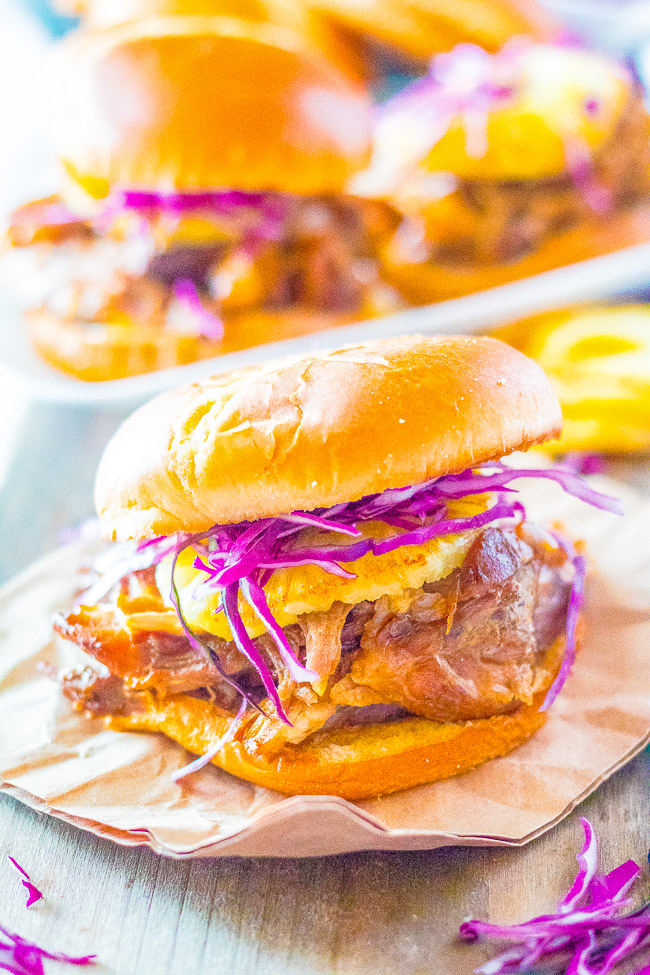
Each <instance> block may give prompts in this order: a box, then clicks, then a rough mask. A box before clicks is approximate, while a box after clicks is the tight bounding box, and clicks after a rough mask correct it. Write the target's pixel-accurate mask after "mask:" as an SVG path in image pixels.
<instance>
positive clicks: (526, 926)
mask: <svg viewBox="0 0 650 975" xmlns="http://www.w3.org/2000/svg"><path fill="white" fill-rule="evenodd" d="M580 822H581V823H582V827H583V829H584V833H585V841H584V845H583V847H582V850H581V851H580V853H579V854H578V857H577V859H578V866H579V869H578V873H577V876H576V878H575V880H574V881H573V883H572V885H571V887H570V888H569V890H568V891H567V893H566V894H565V895H564V897H563V898H562V899H561V900H560V902H559V904H558V906H557V911H556V912H555V913H554V914H542V915H540V916H539V917H536V918H533V919H532V920H530V921H525V922H523V923H522V924H511V925H499V924H489V923H488V922H486V921H474V920H467V921H464V922H463V924H461V926H460V932H459V933H460V937H461V939H462V940H464V941H476V940H478V939H479V938H486V939H487V940H490V941H510V942H513V947H512V948H509V949H507V950H506V951H504V952H502V953H501V954H500V955H497V956H496V958H493V959H492V960H491V961H488V962H486V963H485V964H484V965H481V966H480V967H479V968H477V969H476V970H475V971H476V975H527V973H530V975H532V973H533V972H538V971H542V970H543V971H544V973H545V975H608V973H609V972H611V971H613V969H614V968H615V967H616V966H617V965H618V964H619V963H620V962H622V961H624V960H625V959H627V958H631V957H632V956H634V955H635V954H638V953H639V952H641V951H643V950H645V949H646V948H649V947H650V901H648V902H646V903H645V904H642V905H641V906H640V907H637V908H634V909H632V910H627V913H624V912H625V911H626V909H628V908H630V907H631V905H632V901H631V900H630V898H629V897H627V896H626V895H627V893H628V891H629V889H630V887H631V886H632V884H633V883H634V881H635V880H636V879H637V877H638V876H639V874H640V873H641V869H640V867H639V866H638V865H637V864H636V863H635V862H634V861H633V860H627V861H626V862H625V863H623V864H621V865H620V866H619V867H616V868H615V869H614V870H612V871H610V873H608V874H605V876H600V875H599V874H598V844H597V840H596V836H595V833H594V830H593V827H592V825H591V823H590V822H589V820H587V819H581V820H580ZM649 972H650V966H646V967H645V968H643V969H641V970H640V971H639V972H637V973H636V975H648V973H649Z"/></svg>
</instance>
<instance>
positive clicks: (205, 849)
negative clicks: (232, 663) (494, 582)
mask: <svg viewBox="0 0 650 975" xmlns="http://www.w3.org/2000/svg"><path fill="white" fill-rule="evenodd" d="M601 486H603V487H605V488H607V489H608V490H609V491H610V492H611V493H618V494H619V495H622V496H623V498H624V501H625V508H626V515H625V517H624V518H616V517H615V516H612V515H609V514H606V513H603V512H600V511H597V510H594V509H591V508H588V507H587V506H586V505H584V504H580V503H579V502H576V501H574V500H573V499H568V498H566V497H564V496H563V495H562V494H561V492H560V491H559V489H556V487H555V486H554V485H549V484H546V483H545V484H544V485H543V486H542V487H541V490H540V489H539V488H538V487H537V486H536V487H535V488H534V491H533V493H532V495H531V492H530V490H527V491H526V494H527V495H528V497H527V503H528V508H529V517H530V516H531V514H532V515H533V516H537V517H542V518H544V519H545V520H547V521H559V522H562V523H564V524H565V525H567V526H568V527H569V528H570V530H571V533H572V534H573V536H574V537H576V538H577V537H580V538H583V539H585V540H586V541H587V543H588V546H589V553H590V557H591V562H592V565H591V573H590V578H589V580H588V602H587V609H586V636H585V641H584V644H583V647H582V650H581V652H580V654H579V657H578V661H577V664H576V666H575V669H574V672H573V674H572V675H571V677H570V679H569V680H568V682H567V684H566V686H565V688H564V690H563V692H562V694H561V695H560V697H559V699H558V700H557V702H556V703H555V705H554V706H553V708H552V709H551V712H550V716H549V718H548V721H547V722H546V724H545V725H544V727H543V728H542V729H541V730H540V731H539V732H538V733H537V734H536V735H535V736H534V737H533V738H532V739H531V740H530V741H529V742H527V743H526V744H524V745H522V746H521V747H520V748H518V749H516V751H514V752H512V753H511V754H510V755H508V756H506V757H505V758H501V759H495V760H493V761H491V762H488V763H486V764H485V765H483V766H482V767H481V768H478V769H476V770H474V771H472V772H469V773H466V774H465V775H461V776H459V777H458V778H455V779H450V780H447V781H445V782H438V783H434V784H432V785H425V786H419V787H418V788H414V789H409V790H408V791H405V792H401V793H397V794H395V795H391V796H386V797H383V798H378V799H372V800H366V801H363V802H358V803H352V802H347V801H345V800H343V799H338V798H335V797H330V796H308V797H301V796H295V797H292V798H286V797H284V796H281V795H279V794H278V793H275V792H270V791H268V790H266V789H263V788H259V787H256V786H253V785H250V784H249V783H247V782H243V781H240V780H238V779H236V778H233V777H232V776H230V775H228V774H227V773H225V772H222V771H221V770H219V769H217V768H215V767H213V766H210V767H208V768H205V769H203V770H202V771H201V772H199V773H197V774H195V775H192V776H189V777H188V778H187V779H185V780H184V781H183V782H181V783H179V784H178V785H175V784H174V783H173V782H172V780H171V774H172V772H173V771H174V770H175V769H178V768H180V767H181V766H182V765H184V764H186V762H187V761H188V755H187V753H186V752H184V751H183V750H182V749H181V748H180V747H178V746H177V745H175V744H174V743H172V742H171V741H169V740H167V739H166V738H164V737H162V736H158V735H150V734H126V733H118V732H113V731H107V730H106V729H105V728H104V726H103V724H102V723H101V721H96V720H93V721H89V720H87V719H85V718H83V717H81V716H79V715H78V714H76V713H74V712H73V711H72V710H71V709H70V708H69V706H68V705H67V704H66V702H65V701H64V700H62V698H61V697H60V695H59V693H58V688H57V686H56V684H55V683H53V682H52V681H51V680H50V679H48V677H47V676H46V675H44V674H43V671H42V668H41V667H40V665H41V664H42V663H46V662H54V663H56V662H57V661H58V660H59V659H60V657H59V655H60V653H61V649H62V648H61V646H58V647H57V646H56V644H53V643H52V642H51V625H50V619H51V616H52V613H53V611H55V610H56V609H60V608H65V607H68V606H70V604H71V602H72V598H73V593H74V591H75V587H76V585H77V583H76V578H75V575H76V569H77V567H78V566H79V564H80V562H82V561H83V560H84V558H86V559H87V557H88V555H89V553H90V552H91V548H89V546H88V544H87V543H86V545H81V544H80V545H77V546H76V547H75V546H73V547H68V548H65V549H61V550H59V551H56V552H54V553H52V555H50V556H49V557H47V558H45V559H43V560H42V561H40V562H38V563H37V564H36V565H34V566H32V567H31V568H30V569H28V570H27V571H26V572H24V573H23V574H22V575H21V576H19V577H18V578H17V579H15V580H14V581H13V582H10V583H9V584H8V585H7V586H5V587H4V589H3V590H1V591H0V788H2V790H3V791H4V792H7V793H9V794H10V795H13V796H14V797H16V798H17V799H19V800H20V801H21V802H24V803H26V804H27V805H29V806H32V807H33V808H35V809H38V810H40V811H43V812H47V813H49V814H50V815H53V816H56V817H58V818H60V819H63V820H66V821H67V822H70V823H74V825H76V826H79V827H81V828H82V829H85V830H88V831H90V832H92V833H95V834H97V835H99V836H104V837H107V838H109V839H112V840H114V841H116V842H117V843H121V844H125V845H142V844H146V845H148V846H150V847H152V848H153V849H154V850H156V851H157V852H159V853H163V854H166V855H170V856H179V857H180V856H183V857H185V856H231V855H243V856H314V855H324V854H332V853H344V852H350V851H354V850H366V849H380V850H416V849H432V848H434V847H438V846H445V845H467V846H482V845H513V846H516V845H521V844H523V843H526V842H528V841H529V840H531V839H533V838H534V837H536V836H538V835H539V834H540V833H542V832H544V831H545V830H547V829H549V828H550V827H551V826H552V825H553V824H554V823H556V822H558V821H559V820H560V819H562V818H563V817H564V816H566V815H567V813H569V812H570V811H571V810H572V809H573V808H574V807H575V806H576V805H577V804H578V803H579V802H581V801H582V800H583V799H584V798H585V796H587V795H588V794H589V793H591V792H593V790H594V789H596V788H597V787H598V786H599V785H600V783H601V782H603V781H605V779H607V778H608V777H609V776H610V775H611V774H612V773H613V772H614V771H616V769H618V768H620V767H621V766H622V765H623V764H624V763H625V762H627V761H628V760H629V759H630V758H632V756H634V755H635V754H637V753H638V752H639V751H640V750H641V749H642V748H643V747H644V745H645V744H646V743H647V742H648V740H649V739H650V666H649V664H650V502H648V501H643V500H640V499H639V498H638V497H637V496H636V495H633V494H631V493H630V492H629V491H627V490H625V491H624V490H623V489H622V488H620V486H618V485H615V484H612V483H611V482H609V483H606V482H604V481H601Z"/></svg>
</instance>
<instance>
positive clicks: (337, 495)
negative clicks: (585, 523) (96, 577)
mask: <svg viewBox="0 0 650 975" xmlns="http://www.w3.org/2000/svg"><path fill="white" fill-rule="evenodd" d="M561 424H562V418H561V412H560V407H559V403H558V401H557V398H556V396H555V394H554V393H553V390H552V388H551V385H550V383H549V381H548V379H547V378H546V376H545V375H544V372H543V371H542V369H541V368H540V367H539V366H538V365H537V364H536V363H534V362H533V361H532V360H530V359H527V358H526V357H525V356H523V355H522V354H521V353H519V352H517V351H516V350H515V349H512V348H510V347H509V346H507V345H504V344H502V343H500V342H498V341H496V340H494V339H489V338H473V337H468V336H458V337H425V336H417V335H416V336H400V337H399V338H394V339H388V340H385V341H379V342H367V343H365V344H362V345H359V346H349V347H346V348H343V349H339V350H337V351H334V352H329V353H327V352H323V353H316V354H314V355H311V356H305V357H302V358H291V359H286V360H279V361H275V362H269V363H266V364H264V365H261V366H254V367H250V368H248V369H243V370H241V371H238V372H231V373H225V374H223V375H220V376H219V375H218V376H214V377H210V378H206V379H205V380H202V381H201V382H198V383H194V384H192V385H189V386H185V387H182V388H180V389H177V390H173V391H171V392H168V393H164V394H163V395H162V396H158V397H157V398H156V399H154V400H152V401H151V402H150V403H148V404H146V405H145V406H144V407H142V408H141V409H139V410H138V411H136V412H135V413H134V414H133V415H132V416H131V417H130V418H129V419H128V420H127V421H126V422H125V423H124V424H123V425H122V427H121V428H120V429H119V430H118V431H117V433H116V434H115V436H114V437H113V439H112V440H111V441H110V443H109V444H108V446H107V448H106V450H105V452H104V456H103V458H102V461H101V463H100V466H99V470H98V474H97V481H96V491H95V502H96V506H97V511H98V513H99V515H100V517H101V518H102V521H103V525H104V530H105V533H106V535H107V536H108V537H111V538H114V539H124V538H138V537H145V536H147V535H151V534H160V535H162V534H170V533H172V532H176V531H179V530H185V531H193V532H194V531H202V530H204V529H207V528H209V527H211V526H212V525H213V524H215V523H217V522H218V523H222V524H223V523H236V522H239V521H242V520H246V519H251V520H254V519H258V518H262V517H267V516H269V517H272V516H274V515H279V514H282V513H287V512H290V511H292V510H295V509H313V508H318V507H327V506H330V505H333V504H336V503H338V502H342V501H351V500H354V499H356V498H360V497H363V496H364V495H366V494H370V493H373V492H377V491H384V490H386V489H387V488H395V487H403V486H405V485H407V484H412V483H419V482H422V481H425V480H427V479H428V478H431V477H435V476H438V475H442V474H447V473H451V472H454V471H461V470H464V469H465V468H467V467H469V466H471V465H472V464H477V463H480V462H483V461H488V460H491V459H495V458H498V457H502V456H503V455H505V454H509V453H511V452H512V451H513V450H518V449H524V450H525V449H526V448H527V447H530V446H531V445H533V444H536V443H541V442H543V441H545V440H548V439H550V438H553V437H556V436H557V435H558V434H559V431H560V429H561Z"/></svg>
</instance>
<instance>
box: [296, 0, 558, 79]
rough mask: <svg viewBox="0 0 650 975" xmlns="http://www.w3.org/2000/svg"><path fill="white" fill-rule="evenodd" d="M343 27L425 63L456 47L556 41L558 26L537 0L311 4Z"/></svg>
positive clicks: (331, 0)
mask: <svg viewBox="0 0 650 975" xmlns="http://www.w3.org/2000/svg"><path fill="white" fill-rule="evenodd" d="M307 2H308V4H309V6H310V7H311V9H312V10H316V11H318V13H321V14H323V15H325V16H329V17H331V18H332V20H333V21H334V22H336V23H338V24H340V25H341V26H343V27H345V28H347V29H349V30H352V31H355V32H360V33H361V34H364V35H365V36H366V37H368V38H371V39H372V40H374V41H378V42H379V43H380V44H383V45H387V46H388V47H389V48H392V49H393V50H394V51H395V52H396V53H398V54H399V55H401V56H403V57H406V58H408V59H411V60H414V61H416V62H419V63H421V64H424V63H426V62H427V61H428V60H429V59H430V58H431V57H432V56H433V55H434V54H437V53H439V52H440V51H448V50H450V49H451V48H452V47H454V45H455V44H459V43H462V42H472V43H474V44H480V46H481V47H484V48H485V49H486V50H488V51H495V50H497V49H498V48H500V47H501V46H502V45H503V44H504V43H505V42H506V41H507V40H508V39H509V38H511V37H513V36H515V35H528V36H531V37H535V38H537V39H538V40H550V39H551V38H552V37H553V36H554V35H556V34H557V33H558V27H557V24H556V23H555V22H554V20H553V19H552V17H551V16H550V15H549V14H548V12H547V11H545V10H542V8H541V7H540V6H538V5H537V3H536V2H535V0H354V2H351V0H307Z"/></svg>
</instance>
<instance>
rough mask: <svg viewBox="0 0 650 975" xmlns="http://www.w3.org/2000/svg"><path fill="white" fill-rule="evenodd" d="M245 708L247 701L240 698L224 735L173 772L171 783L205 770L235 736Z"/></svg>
mask: <svg viewBox="0 0 650 975" xmlns="http://www.w3.org/2000/svg"><path fill="white" fill-rule="evenodd" d="M247 707H248V701H247V700H246V698H245V697H242V702H241V705H240V707H239V711H238V712H237V714H236V715H235V717H234V718H233V719H232V721H231V722H230V725H229V726H228V730H227V731H226V732H225V734H223V735H222V736H221V738H218V739H217V741H215V742H214V743H213V744H212V745H211V746H210V748H209V749H208V750H207V752H205V754H204V755H201V756H200V757H199V758H196V759H194V761H193V762H190V763H189V765H185V766H183V768H181V769H179V770H178V771H177V772H174V774H173V775H172V782H180V780H181V779H184V778H185V776H186V775H191V774H192V773H193V772H198V771H199V769H202V768H205V766H206V765H208V764H209V763H210V762H211V761H212V759H213V758H214V757H215V755H218V754H219V752H220V751H221V749H222V748H223V747H224V745H227V744H228V742H229V741H232V740H233V738H234V737H235V734H236V733H237V729H238V728H239V725H240V724H241V720H242V718H243V717H244V715H245V714H246V708H247Z"/></svg>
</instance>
